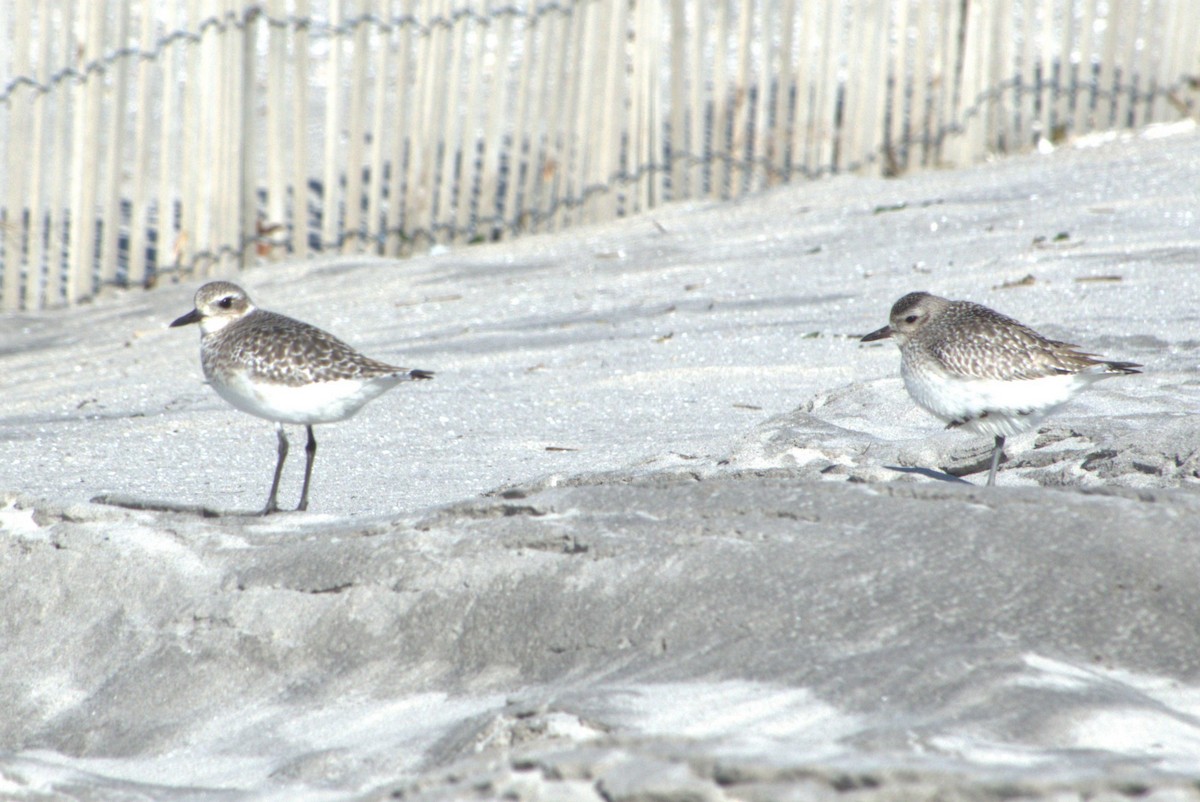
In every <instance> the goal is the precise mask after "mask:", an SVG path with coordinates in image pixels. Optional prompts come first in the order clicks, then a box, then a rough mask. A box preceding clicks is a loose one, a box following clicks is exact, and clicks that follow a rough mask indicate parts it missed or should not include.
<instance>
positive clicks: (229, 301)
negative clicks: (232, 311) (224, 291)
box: [217, 295, 233, 309]
mask: <svg viewBox="0 0 1200 802" xmlns="http://www.w3.org/2000/svg"><path fill="white" fill-rule="evenodd" d="M217 306H219V307H221V308H222V309H228V308H229V307H231V306H233V296H232V295H226V296H225V297H224V298H222V299H221V300H219V301H217Z"/></svg>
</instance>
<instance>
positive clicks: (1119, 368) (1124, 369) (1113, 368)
mask: <svg viewBox="0 0 1200 802" xmlns="http://www.w3.org/2000/svg"><path fill="white" fill-rule="evenodd" d="M1101 364H1103V365H1104V372H1105V373H1141V372H1142V371H1141V370H1140V368H1141V367H1142V366H1141V365H1139V364H1138V363H1136V362H1103V363H1101Z"/></svg>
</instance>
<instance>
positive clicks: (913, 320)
mask: <svg viewBox="0 0 1200 802" xmlns="http://www.w3.org/2000/svg"><path fill="white" fill-rule="evenodd" d="M904 322H905V323H916V322H917V316H916V315H909V316H908V317H906V318H904Z"/></svg>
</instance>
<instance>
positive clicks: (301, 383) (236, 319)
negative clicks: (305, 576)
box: [171, 281, 433, 515]
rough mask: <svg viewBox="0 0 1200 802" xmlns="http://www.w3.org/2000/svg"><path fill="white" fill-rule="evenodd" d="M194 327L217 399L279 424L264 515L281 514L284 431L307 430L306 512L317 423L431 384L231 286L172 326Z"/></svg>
mask: <svg viewBox="0 0 1200 802" xmlns="http://www.w3.org/2000/svg"><path fill="white" fill-rule="evenodd" d="M189 323H199V324H200V363H201V364H202V365H203V366H204V375H205V376H206V377H207V378H208V381H209V383H210V384H211V385H212V387H213V389H214V390H216V391H217V395H219V396H221V397H222V398H224V399H225V400H226V401H228V402H229V403H230V404H232V405H233V406H235V407H237V408H238V409H240V410H242V411H243V412H249V413H250V414H251V415H257V416H258V417H260V418H266V419H267V420H269V421H273V422H274V423H275V432H276V434H277V435H278V439H279V458H278V461H277V462H276V463H275V477H274V479H272V480H271V494H270V496H268V497H267V505H266V507H264V508H263V511H262V514H263V515H267V514H268V513H272V512H275V511H276V510H278V509H279V506H278V504H277V502H276V496H277V495H278V493H279V477H280V475H281V474H282V472H283V463H284V460H285V459H287V452H288V441H287V435H286V434H285V433H284V431H283V424H285V423H293V424H301V425H303V426H305V427H306V428H307V430H308V445H307V446H306V447H305V452H306V454H307V457H308V459H307V461H306V462H305V465H304V489H303V490H302V491H301V493H300V504H299V505H297V507H296V509H297V510H305V509H307V508H308V485H309V482H310V480H311V479H312V468H313V459H314V458H315V457H316V454H317V441H316V438H314V437H313V424H314V423H332V422H333V421H340V420H345V419H346V418H349V417H350V416H351V415H353V414H354V413H356V412H358V410H359V409H361V408H362V406H363V405H364V404H366V403H367V402H368V401H370V400H371V399H373V398H375V397H376V396H378V395H380V394H381V393H383V392H385V391H387V390H390V389H391V388H393V387H395V386H396V385H397V384H399V383H400V382H403V381H409V380H411V379H430V378H433V374H432V373H430V372H429V371H425V370H409V369H408V368H398V367H395V366H393V365H387V364H384V363H383V362H377V361H376V360H374V359H369V358H367V357H365V356H363V355H362V354H360V353H359V352H358V351H355V350H354V349H353V348H351V347H350V346H348V345H346V344H345V343H344V342H342V341H341V340H339V339H338V338H337V337H334V336H333V335H332V334H329V333H328V332H325V331H322V330H321V329H318V328H316V327H315V326H310V325H309V324H307V323H302V322H301V321H299V320H293V319H292V318H290V317H285V316H283V315H277V314H275V313H274V312H268V311H266V310H264V309H259V308H258V307H256V306H255V305H254V304H253V303H252V302H251V301H250V297H249V296H248V295H246V293H245V291H243V290H242V288H241V287H239V286H237V285H236V284H230V283H229V282H228V281H213V282H210V283H208V284H205V285H204V286H203V287H201V288H200V289H199V290H197V291H196V299H195V308H194V309H192V311H190V312H188V313H187V314H186V315H184V316H182V317H180V318H179V319H178V320H175V321H174V322H172V323H171V325H172V326H186V325H187V324H189Z"/></svg>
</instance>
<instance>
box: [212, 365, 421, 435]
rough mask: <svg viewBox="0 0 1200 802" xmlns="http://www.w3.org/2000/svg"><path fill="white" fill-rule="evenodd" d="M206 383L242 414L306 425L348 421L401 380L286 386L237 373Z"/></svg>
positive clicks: (380, 378)
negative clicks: (256, 379) (246, 413)
mask: <svg viewBox="0 0 1200 802" xmlns="http://www.w3.org/2000/svg"><path fill="white" fill-rule="evenodd" d="M210 381H211V383H212V386H213V389H214V390H216V391H217V394H218V395H220V396H221V397H222V398H224V399H225V400H226V401H228V402H229V403H230V404H232V405H233V406H235V407H237V408H238V409H240V410H242V411H243V412H248V413H250V414H251V415H257V416H258V417H260V418H266V419H267V420H271V421H278V422H280V423H299V424H310V423H332V422H333V421H340V420H345V419H346V418H349V417H350V416H351V415H353V414H354V413H356V412H358V410H359V409H361V408H362V406H363V404H365V403H367V402H368V401H370V400H371V399H372V398H375V397H376V396H378V395H380V394H381V393H383V392H384V391H385V390H388V389H389V388H391V387H394V386H395V385H396V384H398V383H399V382H400V381H401V378H400V377H399V376H379V377H375V378H373V379H367V380H363V379H339V380H337V381H324V382H312V383H309V384H298V385H290V384H276V383H273V382H262V381H251V380H250V378H249V376H248V375H247V374H246V373H244V372H241V371H239V372H236V373H233V374H231V375H226V376H223V377H221V378H220V379H218V377H216V376H213V377H210Z"/></svg>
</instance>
